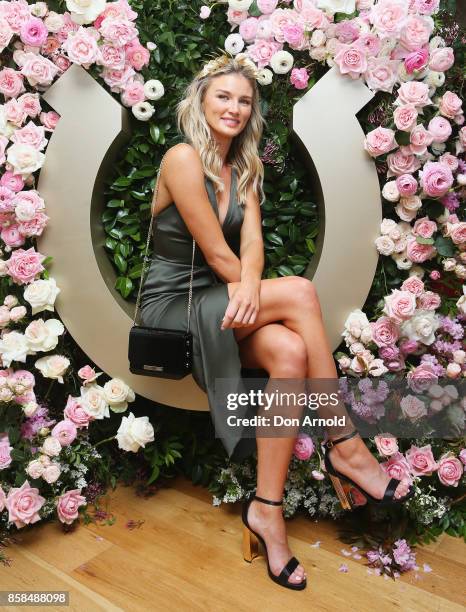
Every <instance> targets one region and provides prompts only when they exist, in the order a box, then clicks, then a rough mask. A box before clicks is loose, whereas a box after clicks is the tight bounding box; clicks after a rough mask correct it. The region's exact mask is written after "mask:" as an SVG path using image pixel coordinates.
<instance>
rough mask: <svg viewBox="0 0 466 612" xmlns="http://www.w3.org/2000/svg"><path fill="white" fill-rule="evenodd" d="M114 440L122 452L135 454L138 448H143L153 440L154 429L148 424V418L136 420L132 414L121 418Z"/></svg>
mask: <svg viewBox="0 0 466 612" xmlns="http://www.w3.org/2000/svg"><path fill="white" fill-rule="evenodd" d="M116 439H117V441H118V446H119V448H121V449H122V450H125V451H131V452H133V453H136V452H137V451H138V450H139V448H140V447H141V446H142V447H145V445H146V444H147V443H148V442H153V440H154V428H153V427H152V425H151V423H150V422H149V417H147V416H143V417H138V418H136V417H135V416H134V414H133V413H132V412H130V413H129V415H128V416H127V417H125V416H124V417H123V418H122V420H121V425H120V427H119V428H118V431H117V435H116Z"/></svg>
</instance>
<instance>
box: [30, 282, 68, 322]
mask: <svg viewBox="0 0 466 612" xmlns="http://www.w3.org/2000/svg"><path fill="white" fill-rule="evenodd" d="M60 291H61V290H60V289H59V288H58V287H57V283H56V281H55V279H54V278H49V279H39V280H35V281H33V282H32V283H30V284H29V285H27V287H26V289H25V290H24V293H23V297H24V299H25V300H26V301H27V302H29V304H31V308H32V314H33V315H35V314H37V313H38V312H41V311H42V310H51V311H54V310H55V307H54V304H55V299H56V297H57V295H58V294H59V293H60Z"/></svg>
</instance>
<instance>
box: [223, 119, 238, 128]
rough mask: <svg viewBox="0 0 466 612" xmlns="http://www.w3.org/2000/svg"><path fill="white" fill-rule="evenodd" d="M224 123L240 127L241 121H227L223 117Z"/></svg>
mask: <svg viewBox="0 0 466 612" xmlns="http://www.w3.org/2000/svg"><path fill="white" fill-rule="evenodd" d="M222 121H225V123H228V124H229V125H232V126H233V125H239V121H237V120H236V119H225V117H222Z"/></svg>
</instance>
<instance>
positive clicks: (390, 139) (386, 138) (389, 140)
mask: <svg viewBox="0 0 466 612" xmlns="http://www.w3.org/2000/svg"><path fill="white" fill-rule="evenodd" d="M397 146H398V145H397V143H396V141H395V132H394V131H393V130H389V129H387V128H383V127H378V128H376V129H375V130H372V132H369V133H368V134H367V135H366V138H365V139H364V148H365V149H366V151H367V152H368V153H369V155H371V156H372V157H377V156H378V155H384V154H385V153H388V152H389V151H391V150H392V149H394V148H395V147H397Z"/></svg>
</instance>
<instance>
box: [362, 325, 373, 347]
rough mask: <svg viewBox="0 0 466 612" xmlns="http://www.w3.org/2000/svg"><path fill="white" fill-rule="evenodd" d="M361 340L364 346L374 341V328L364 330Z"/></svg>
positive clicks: (369, 327)
mask: <svg viewBox="0 0 466 612" xmlns="http://www.w3.org/2000/svg"><path fill="white" fill-rule="evenodd" d="M360 340H361V342H362V343H363V344H368V343H369V342H371V341H372V327H371V326H370V325H368V326H367V327H365V328H364V329H363V330H362V332H361V337H360Z"/></svg>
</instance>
